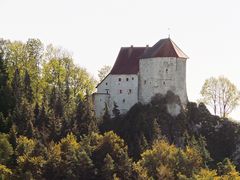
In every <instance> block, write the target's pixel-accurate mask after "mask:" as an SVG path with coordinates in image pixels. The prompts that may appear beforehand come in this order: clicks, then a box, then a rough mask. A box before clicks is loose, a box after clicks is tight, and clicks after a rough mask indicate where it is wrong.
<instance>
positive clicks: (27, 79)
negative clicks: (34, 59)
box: [23, 70, 33, 103]
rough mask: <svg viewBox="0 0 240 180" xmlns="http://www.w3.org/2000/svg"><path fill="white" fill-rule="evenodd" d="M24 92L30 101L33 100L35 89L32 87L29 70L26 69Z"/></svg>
mask: <svg viewBox="0 0 240 180" xmlns="http://www.w3.org/2000/svg"><path fill="white" fill-rule="evenodd" d="M23 89H24V93H25V97H26V99H27V100H28V102H29V103H32V102H33V90H32V87H31V78H30V76H29V73H28V71H27V70H26V71H25V75H24V87H23Z"/></svg>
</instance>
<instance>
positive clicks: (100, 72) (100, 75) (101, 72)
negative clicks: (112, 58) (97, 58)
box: [98, 65, 112, 82]
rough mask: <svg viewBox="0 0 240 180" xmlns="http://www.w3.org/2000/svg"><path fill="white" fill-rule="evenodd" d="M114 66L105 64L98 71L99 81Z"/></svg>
mask: <svg viewBox="0 0 240 180" xmlns="http://www.w3.org/2000/svg"><path fill="white" fill-rule="evenodd" d="M111 69H112V67H111V66H107V65H104V66H103V67H102V68H101V69H100V70H99V71H98V78H99V81H100V82H101V81H102V80H103V79H104V78H105V77H106V76H107V75H108V74H109V72H110V71H111Z"/></svg>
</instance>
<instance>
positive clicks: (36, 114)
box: [34, 103, 40, 125]
mask: <svg viewBox="0 0 240 180" xmlns="http://www.w3.org/2000/svg"><path fill="white" fill-rule="evenodd" d="M39 113H40V110H39V105H38V103H36V104H35V108H34V120H35V121H34V124H35V125H36V122H38V121H39Z"/></svg>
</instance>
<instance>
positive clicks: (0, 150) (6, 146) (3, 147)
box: [0, 134, 13, 164]
mask: <svg viewBox="0 0 240 180" xmlns="http://www.w3.org/2000/svg"><path fill="white" fill-rule="evenodd" d="M12 154H13V148H12V145H11V144H10V143H9V140H8V136H7V135H6V134H0V164H7V163H8V161H9V159H10V157H11V155H12Z"/></svg>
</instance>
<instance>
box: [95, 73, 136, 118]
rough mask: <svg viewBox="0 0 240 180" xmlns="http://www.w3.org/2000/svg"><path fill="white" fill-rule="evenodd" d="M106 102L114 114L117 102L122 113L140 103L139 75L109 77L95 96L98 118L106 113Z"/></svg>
mask: <svg viewBox="0 0 240 180" xmlns="http://www.w3.org/2000/svg"><path fill="white" fill-rule="evenodd" d="M105 102H106V103H107V105H108V107H109V112H110V114H112V109H113V103H114V102H116V103H117V105H118V109H119V110H120V112H121V113H125V112H127V111H128V110H129V109H130V108H131V107H132V106H133V105H134V104H135V103H137V102H138V75H136V74H132V75H112V74H110V75H108V76H107V77H106V78H105V79H104V80H103V81H102V82H101V84H100V85H99V86H98V87H97V93H95V94H94V106H95V113H96V116H97V117H101V116H102V115H103V113H104V108H105Z"/></svg>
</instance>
